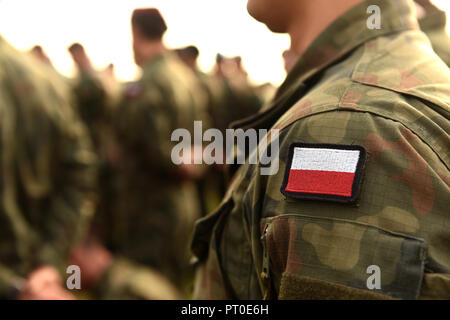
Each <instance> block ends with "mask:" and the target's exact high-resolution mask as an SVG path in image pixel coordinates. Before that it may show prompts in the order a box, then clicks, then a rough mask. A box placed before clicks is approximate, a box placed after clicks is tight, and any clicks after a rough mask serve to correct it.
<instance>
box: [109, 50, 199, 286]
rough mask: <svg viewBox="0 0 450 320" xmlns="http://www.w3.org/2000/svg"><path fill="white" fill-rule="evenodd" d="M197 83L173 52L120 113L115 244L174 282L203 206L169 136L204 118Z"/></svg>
mask: <svg viewBox="0 0 450 320" xmlns="http://www.w3.org/2000/svg"><path fill="white" fill-rule="evenodd" d="M197 85H198V81H197V79H196V78H195V75H194V74H193V73H192V71H191V70H189V69H188V68H187V67H185V66H184V65H183V64H182V63H181V62H180V61H178V59H177V58H176V57H174V56H172V55H171V54H164V55H161V56H158V57H156V58H155V59H153V60H151V61H149V62H148V63H147V64H146V65H145V66H144V68H143V75H142V78H141V79H140V80H139V81H138V82H136V83H131V84H129V85H128V86H127V88H126V89H125V94H124V98H123V101H122V103H121V105H120V106H119V107H118V108H117V109H116V110H117V114H116V117H115V118H116V120H115V129H114V130H115V133H116V136H117V142H118V145H119V149H120V152H119V153H120V156H119V160H118V161H117V164H116V168H115V170H116V172H117V174H116V178H115V180H116V181H115V184H116V195H117V199H115V200H113V201H115V205H114V206H113V207H114V216H113V217H111V221H109V223H110V226H111V241H110V243H111V245H110V247H111V248H112V249H113V252H115V253H116V254H118V255H123V256H125V257H126V258H128V259H130V260H132V261H135V262H138V263H141V264H144V265H147V266H150V267H153V268H155V269H156V270H158V271H160V272H162V273H164V275H166V276H167V277H169V278H170V279H171V280H174V281H176V282H177V283H179V282H180V281H181V279H182V275H183V272H184V271H186V268H187V265H188V260H189V259H188V258H189V245H188V242H189V241H188V237H189V236H190V233H191V232H192V230H193V223H194V221H195V219H196V218H198V216H196V214H198V213H199V209H198V206H197V202H196V201H197V197H196V193H195V188H194V185H193V184H192V183H191V182H190V181H187V180H183V178H182V177H181V176H180V170H179V167H178V166H176V165H174V164H173V162H172V160H171V152H172V147H173V146H175V144H176V142H171V135H172V132H173V131H174V130H175V129H178V128H185V129H188V130H189V131H190V132H191V133H192V132H193V125H194V120H203V119H204V114H203V109H201V106H199V105H198V104H197V103H196V96H195V94H196V88H197V87H196V86H197Z"/></svg>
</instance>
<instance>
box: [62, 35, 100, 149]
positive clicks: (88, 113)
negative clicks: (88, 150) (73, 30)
mask: <svg viewBox="0 0 450 320" xmlns="http://www.w3.org/2000/svg"><path fill="white" fill-rule="evenodd" d="M68 50H69V52H70V54H71V56H72V59H73V61H74V63H75V66H76V68H77V71H78V76H77V78H76V79H75V83H74V92H75V96H76V100H77V101H76V102H77V106H78V108H79V113H80V115H81V118H82V119H83V121H84V122H85V123H86V125H87V126H88V128H89V132H90V133H91V136H92V139H93V141H94V144H95V146H96V148H99V147H100V146H101V142H100V139H101V138H100V136H101V132H102V128H103V127H104V125H105V122H106V119H107V117H108V109H107V108H108V106H107V103H108V101H107V93H106V90H105V89H104V86H103V83H102V81H101V80H100V77H99V75H98V73H97V71H96V70H94V68H93V67H92V63H91V60H90V59H89V57H88V55H87V54H86V52H85V50H84V47H83V46H82V45H81V44H79V43H74V44H72V45H71V46H70V47H69V49H68Z"/></svg>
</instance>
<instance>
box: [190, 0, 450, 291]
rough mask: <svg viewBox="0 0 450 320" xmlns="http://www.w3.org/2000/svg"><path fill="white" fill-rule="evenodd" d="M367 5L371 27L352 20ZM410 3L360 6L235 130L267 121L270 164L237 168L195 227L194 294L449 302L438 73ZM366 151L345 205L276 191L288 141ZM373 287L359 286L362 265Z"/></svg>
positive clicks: (445, 94) (449, 148)
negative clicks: (266, 171) (274, 147)
mask: <svg viewBox="0 0 450 320" xmlns="http://www.w3.org/2000/svg"><path fill="white" fill-rule="evenodd" d="M373 4H375V5H378V6H380V8H381V12H382V28H381V29H379V30H377V29H375V30H369V29H367V28H366V19H367V18H368V15H367V14H366V9H367V7H368V6H369V5H373ZM413 12H414V10H413V7H412V3H411V2H410V1H406V0H396V1H385V0H375V1H367V2H364V3H362V4H360V5H358V6H356V7H354V8H352V9H351V10H349V11H348V12H347V13H345V14H344V15H342V16H341V17H340V18H339V19H337V20H336V21H335V22H334V23H333V24H332V25H330V26H329V27H328V28H327V29H326V30H325V31H324V32H323V33H322V34H321V35H320V36H319V37H318V38H317V39H316V40H315V41H314V43H313V44H312V45H311V46H310V47H309V49H308V50H307V51H306V52H305V53H304V54H303V55H302V57H301V58H300V59H299V61H298V62H297V64H296V66H295V67H294V69H293V70H292V71H291V72H290V74H289V75H288V77H287V79H286V81H285V82H284V84H283V85H282V86H281V87H280V88H279V90H278V92H277V95H276V97H275V99H274V100H273V102H272V106H271V107H270V108H268V109H267V110H266V111H265V112H262V113H260V114H259V115H257V116H256V117H254V118H253V119H251V120H248V121H245V122H242V123H241V127H242V128H244V129H246V128H257V129H258V128H271V127H272V128H276V129H280V137H279V142H280V153H279V171H278V173H277V174H275V175H272V176H262V175H260V170H259V169H260V167H261V165H250V164H248V163H247V164H246V165H244V166H242V167H241V168H240V171H239V172H238V174H237V175H236V176H235V177H234V181H233V182H232V184H231V186H230V188H229V190H228V192H227V196H226V197H225V198H224V200H223V202H222V205H221V207H220V208H219V209H218V210H217V211H216V212H215V213H213V214H211V215H210V216H208V217H206V218H204V219H201V220H199V221H198V222H197V225H196V231H195V234H194V240H193V244H192V249H193V252H194V253H195V255H196V256H197V257H198V258H199V259H200V261H201V262H202V267H201V270H200V271H199V273H198V277H197V279H196V290H195V297H196V298H213V299H229V298H235V299H261V298H264V297H265V298H278V299H297V298H298V299H342V298H343V299H351V298H357V299H358V298H359V299H371V298H374V299H377V298H391V297H392V298H406V299H415V298H419V297H420V298H450V289H449V288H450V231H449V230H450V229H449V225H450V215H449V211H448V199H449V198H450V189H449V184H450V175H449V169H448V168H449V165H450V163H449V160H450V159H449V155H450V139H449V135H448V132H450V127H449V122H448V118H449V105H450V99H449V97H450V83H449V81H450V72H449V70H448V68H447V66H446V65H445V64H444V63H443V62H442V61H441V60H440V59H438V57H437V56H436V55H435V53H434V52H433V51H432V49H431V46H430V44H429V41H428V39H427V38H426V37H425V35H424V34H423V33H422V32H421V31H419V29H418V23H417V20H416V18H415V16H414V14H413ZM298 142H302V143H309V144H316V145H318V146H324V144H334V145H336V146H337V147H349V146H350V147H351V146H355V145H358V146H360V147H363V148H365V150H366V151H367V160H366V165H365V169H363V170H362V177H363V180H362V181H363V182H362V187H361V189H360V195H359V197H358V201H357V202H356V203H353V204H349V203H337V202H334V201H324V200H323V199H318V200H317V199H316V200H313V199H312V198H313V196H311V195H309V199H297V198H295V197H291V196H284V195H283V194H282V193H281V192H280V189H281V187H282V186H283V180H284V175H285V171H286V170H289V167H288V168H287V169H286V167H287V164H286V163H287V162H288V161H289V160H290V159H289V147H290V146H291V145H292V144H293V143H298ZM372 265H376V266H379V267H380V269H381V288H380V289H374V290H368V287H367V283H366V281H367V279H368V277H369V276H370V274H367V269H368V267H369V266H372Z"/></svg>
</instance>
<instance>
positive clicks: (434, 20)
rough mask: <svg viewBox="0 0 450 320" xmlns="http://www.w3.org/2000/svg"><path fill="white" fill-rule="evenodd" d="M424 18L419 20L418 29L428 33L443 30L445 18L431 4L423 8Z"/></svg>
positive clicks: (441, 12) (443, 14)
mask: <svg viewBox="0 0 450 320" xmlns="http://www.w3.org/2000/svg"><path fill="white" fill-rule="evenodd" d="M423 8H424V9H425V17H423V18H422V19H420V20H419V24H420V29H422V30H423V31H430V30H435V29H445V26H446V24H447V16H446V14H445V12H444V11H442V10H439V9H438V8H437V7H435V6H434V5H433V4H432V3H430V4H428V5H425V6H423Z"/></svg>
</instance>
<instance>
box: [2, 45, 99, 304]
mask: <svg viewBox="0 0 450 320" xmlns="http://www.w3.org/2000/svg"><path fill="white" fill-rule="evenodd" d="M0 113H1V117H0V119H1V125H0V128H1V129H0V130H1V131H0V144H1V158H0V166H1V167H0V168H1V169H0V176H1V179H0V184H1V199H0V204H1V209H0V297H5V296H6V297H7V296H8V295H9V294H10V293H11V292H12V291H14V290H15V289H17V287H18V282H19V281H20V279H21V278H23V277H26V276H27V274H28V273H29V272H30V271H32V270H33V269H34V268H36V267H38V266H40V265H42V264H50V265H53V266H55V267H56V268H58V269H59V270H61V272H64V273H65V269H66V267H67V256H68V253H69V250H70V248H71V247H72V246H73V245H74V244H75V242H76V241H78V240H79V238H80V237H81V236H82V234H83V233H84V231H85V228H86V227H87V223H88V222H89V219H90V218H91V215H92V214H93V211H94V206H95V203H94V196H95V194H94V191H95V184H96V172H97V165H96V163H97V160H96V157H95V154H94V152H93V149H92V144H91V141H90V139H89V137H88V134H87V131H86V128H85V127H84V126H83V125H82V123H81V121H80V120H79V119H78V117H77V115H76V114H75V112H74V107H73V105H72V104H71V95H70V91H69V87H68V86H67V85H66V84H64V83H63V82H61V79H60V78H59V77H57V76H56V75H54V74H52V73H50V72H49V71H48V70H47V69H46V68H44V67H43V66H42V65H40V64H39V63H36V62H35V61H34V60H32V59H31V58H29V57H28V56H26V55H24V54H21V53H19V52H18V51H16V50H15V49H14V48H12V47H11V46H10V45H9V44H8V43H7V42H6V41H5V40H3V39H2V38H0Z"/></svg>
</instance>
